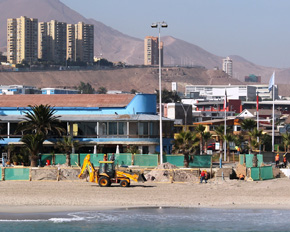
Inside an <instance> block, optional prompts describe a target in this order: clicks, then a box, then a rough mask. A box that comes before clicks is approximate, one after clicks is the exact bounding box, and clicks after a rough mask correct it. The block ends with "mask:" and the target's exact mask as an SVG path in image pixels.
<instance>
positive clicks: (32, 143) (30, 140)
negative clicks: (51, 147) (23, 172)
mask: <svg viewBox="0 0 290 232" xmlns="http://www.w3.org/2000/svg"><path fill="white" fill-rule="evenodd" d="M44 140H45V138H44V135H43V134H27V135H24V136H23V137H22V138H21V140H20V141H21V142H23V143H24V146H25V147H26V148H27V149H28V151H29V153H30V160H31V164H30V165H31V167H37V160H38V155H39V152H40V151H41V148H42V145H43V142H44Z"/></svg>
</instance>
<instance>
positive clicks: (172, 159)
mask: <svg viewBox="0 0 290 232" xmlns="http://www.w3.org/2000/svg"><path fill="white" fill-rule="evenodd" d="M164 162H168V163H171V164H174V165H175V166H177V167H183V166H184V155H165V156H164Z"/></svg>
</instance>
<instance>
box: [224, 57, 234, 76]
mask: <svg viewBox="0 0 290 232" xmlns="http://www.w3.org/2000/svg"><path fill="white" fill-rule="evenodd" d="M223 71H224V72H225V73H227V74H228V75H229V76H230V77H233V60H232V59H231V58H230V57H227V58H226V59H223Z"/></svg>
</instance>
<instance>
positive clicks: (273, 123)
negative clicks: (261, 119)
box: [272, 78, 275, 152]
mask: <svg viewBox="0 0 290 232" xmlns="http://www.w3.org/2000/svg"><path fill="white" fill-rule="evenodd" d="M272 89H273V91H272V92H273V114H272V152H274V151H275V145H274V138H275V136H274V129H275V78H274V82H273V88H272Z"/></svg>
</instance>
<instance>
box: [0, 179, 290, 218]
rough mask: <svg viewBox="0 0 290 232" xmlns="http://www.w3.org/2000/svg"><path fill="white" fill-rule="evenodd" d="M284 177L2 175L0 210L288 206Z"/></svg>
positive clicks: (61, 210) (17, 211) (261, 207)
mask: <svg viewBox="0 0 290 232" xmlns="http://www.w3.org/2000/svg"><path fill="white" fill-rule="evenodd" d="M289 181H290V180H289V179H288V178H281V179H273V180H267V181H239V180H227V181H222V180H210V181H209V183H207V184H205V183H203V184H199V183H172V184H170V183H154V182H145V183H142V184H139V183H132V186H131V187H129V188H122V187H120V186H119V185H113V187H108V188H101V187H99V186H98V185H97V184H95V183H90V182H85V181H84V180H80V181H60V182H56V181H43V182H42V181H31V182H29V181H2V182H0V189H1V191H0V213H36V212H39V213H41V212H67V211H76V210H78V211H88V210H100V209H114V208H120V207H121V208H127V207H156V206H157V207H166V206H168V207H206V208H257V209H263V208H265V209H267V208H271V209H290V198H289V192H290V184H289V183H290V182H289Z"/></svg>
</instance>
